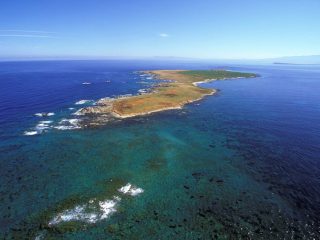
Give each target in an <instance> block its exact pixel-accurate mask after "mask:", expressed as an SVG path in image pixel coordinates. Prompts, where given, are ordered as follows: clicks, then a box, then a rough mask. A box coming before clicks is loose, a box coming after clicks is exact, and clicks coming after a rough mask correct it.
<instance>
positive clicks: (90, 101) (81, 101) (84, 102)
mask: <svg viewBox="0 0 320 240" xmlns="http://www.w3.org/2000/svg"><path fill="white" fill-rule="evenodd" d="M92 102H93V100H80V101H78V102H76V103H75V104H76V105H82V104H88V103H92Z"/></svg>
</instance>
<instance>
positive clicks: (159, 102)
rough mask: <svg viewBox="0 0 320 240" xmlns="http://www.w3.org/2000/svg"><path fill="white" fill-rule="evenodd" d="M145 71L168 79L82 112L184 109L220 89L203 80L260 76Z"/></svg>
mask: <svg viewBox="0 0 320 240" xmlns="http://www.w3.org/2000/svg"><path fill="white" fill-rule="evenodd" d="M143 73H144V74H150V75H152V76H154V78H157V79H159V80H167V81H163V82H160V83H159V84H157V85H156V86H154V87H153V88H152V89H151V92H149V93H145V94H141V95H135V96H128V97H120V98H114V99H113V98H105V99H101V100H99V101H98V102H97V105H96V106H91V107H86V108H83V109H81V110H80V111H79V114H82V115H92V114H93V115H99V114H100V115H103V114H111V115H113V116H115V117H117V118H128V117H134V116H141V115H146V114H150V113H154V112H159V111H164V110H169V109H180V108H182V107H183V106H184V105H185V104H187V103H191V102H194V101H198V100H200V99H202V98H203V97H205V96H207V95H212V94H215V93H216V92H217V90H216V89H207V88H202V87H199V86H198V84H199V83H203V82H211V81H215V80H225V79H237V78H252V77H257V76H258V75H257V74H254V73H243V72H233V71H226V70H152V71H143Z"/></svg>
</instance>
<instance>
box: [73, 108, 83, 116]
mask: <svg viewBox="0 0 320 240" xmlns="http://www.w3.org/2000/svg"><path fill="white" fill-rule="evenodd" d="M82 109H83V108H80V109H79V110H77V111H76V112H74V113H72V115H76V116H81V115H84V114H83V113H82V112H81V110H82Z"/></svg>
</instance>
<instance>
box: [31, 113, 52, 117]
mask: <svg viewBox="0 0 320 240" xmlns="http://www.w3.org/2000/svg"><path fill="white" fill-rule="evenodd" d="M34 115H35V116H37V117H51V116H53V115H54V113H53V112H48V113H46V112H42V113H36V114H34Z"/></svg>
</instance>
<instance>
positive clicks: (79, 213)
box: [48, 197, 121, 226]
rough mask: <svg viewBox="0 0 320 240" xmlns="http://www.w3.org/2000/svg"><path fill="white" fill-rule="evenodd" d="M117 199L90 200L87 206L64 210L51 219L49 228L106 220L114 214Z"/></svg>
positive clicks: (118, 200) (118, 199)
mask: <svg viewBox="0 0 320 240" xmlns="http://www.w3.org/2000/svg"><path fill="white" fill-rule="evenodd" d="M120 200H121V199H120V198H119V197H114V198H113V199H112V200H108V199H107V200H105V201H97V200H96V199H91V200H90V201H89V202H88V203H87V204H83V205H78V206H75V207H74V208H72V209H68V210H65V211H63V212H61V213H59V214H58V215H57V216H55V217H54V218H53V219H51V220H50V221H49V223H48V225H49V226H52V225H57V224H59V223H62V222H70V221H80V222H86V223H96V222H98V221H101V220H103V219H106V218H108V217H109V216H110V215H111V214H112V213H114V212H116V206H117V204H118V203H119V202H120Z"/></svg>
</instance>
